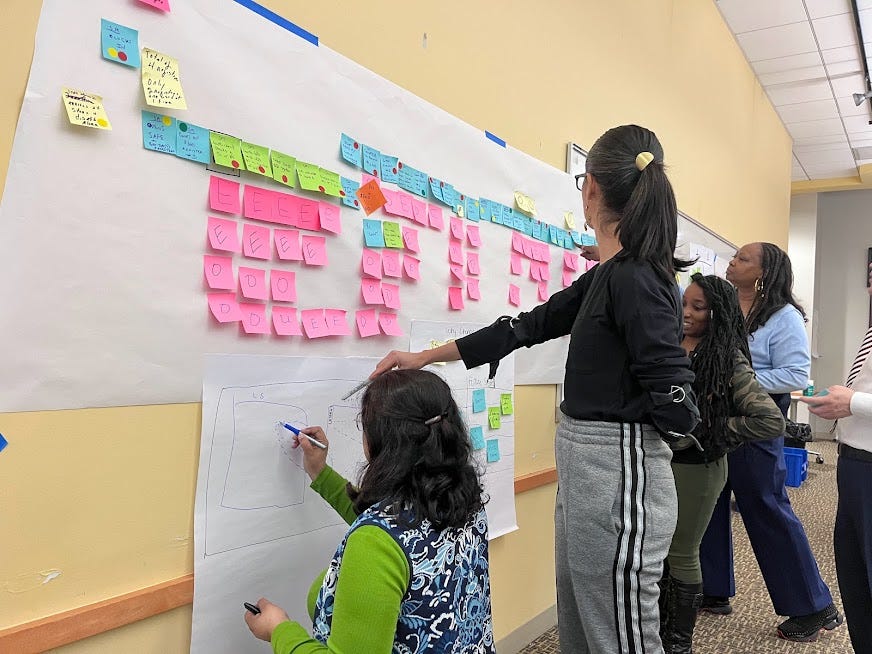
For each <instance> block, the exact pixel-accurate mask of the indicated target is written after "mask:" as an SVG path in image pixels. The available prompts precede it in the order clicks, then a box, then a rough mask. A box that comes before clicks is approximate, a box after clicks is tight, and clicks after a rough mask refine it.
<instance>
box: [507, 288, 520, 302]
mask: <svg viewBox="0 0 872 654" xmlns="http://www.w3.org/2000/svg"><path fill="white" fill-rule="evenodd" d="M509 302H511V303H512V304H514V305H515V306H516V307H519V306H521V289H520V288H519V287H518V286H516V285H515V284H509Z"/></svg>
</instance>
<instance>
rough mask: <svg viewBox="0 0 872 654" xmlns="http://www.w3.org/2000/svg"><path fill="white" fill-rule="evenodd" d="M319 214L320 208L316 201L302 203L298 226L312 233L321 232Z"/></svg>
mask: <svg viewBox="0 0 872 654" xmlns="http://www.w3.org/2000/svg"><path fill="white" fill-rule="evenodd" d="M319 214H320V207H319V206H318V203H317V202H315V200H303V201H302V202H301V203H300V217H299V220H298V222H297V226H298V227H299V228H300V229H308V230H309V231H310V232H317V231H319V230H320V229H321V219H320V217H319Z"/></svg>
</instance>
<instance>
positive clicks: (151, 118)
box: [142, 111, 176, 154]
mask: <svg viewBox="0 0 872 654" xmlns="http://www.w3.org/2000/svg"><path fill="white" fill-rule="evenodd" d="M142 147H144V148H145V149H146V150H154V151H155V152H166V153H167V154H175V153H176V119H175V118H173V117H172V116H164V115H162V114H157V113H155V112H153V111H143V112H142Z"/></svg>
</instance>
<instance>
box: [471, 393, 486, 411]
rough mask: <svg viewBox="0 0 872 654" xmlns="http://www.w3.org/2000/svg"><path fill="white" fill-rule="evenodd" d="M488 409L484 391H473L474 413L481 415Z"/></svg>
mask: <svg viewBox="0 0 872 654" xmlns="http://www.w3.org/2000/svg"><path fill="white" fill-rule="evenodd" d="M486 408H487V403H486V402H485V397H484V389H483V388H476V389H475V390H474V391H472V412H473V413H481V412H482V411H484V410H485V409H486Z"/></svg>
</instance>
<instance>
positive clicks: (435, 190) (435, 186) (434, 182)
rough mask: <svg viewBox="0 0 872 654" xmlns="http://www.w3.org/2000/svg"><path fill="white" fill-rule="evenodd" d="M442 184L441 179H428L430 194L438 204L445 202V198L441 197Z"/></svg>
mask: <svg viewBox="0 0 872 654" xmlns="http://www.w3.org/2000/svg"><path fill="white" fill-rule="evenodd" d="M443 184H444V182H443V181H442V180H441V179H436V178H435V177H431V178H430V192H431V193H432V194H433V197H434V198H436V199H437V200H439V201H440V202H445V197H444V196H443V195H442V185H443Z"/></svg>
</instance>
